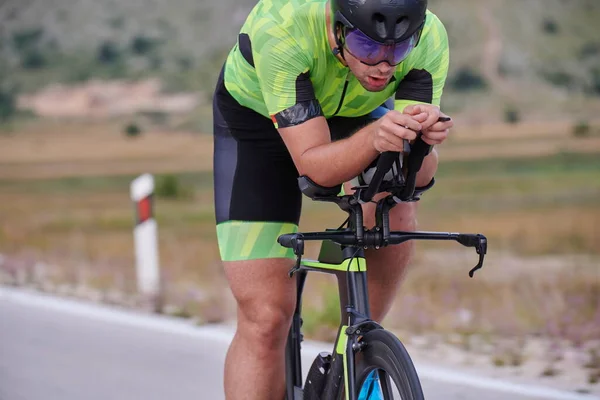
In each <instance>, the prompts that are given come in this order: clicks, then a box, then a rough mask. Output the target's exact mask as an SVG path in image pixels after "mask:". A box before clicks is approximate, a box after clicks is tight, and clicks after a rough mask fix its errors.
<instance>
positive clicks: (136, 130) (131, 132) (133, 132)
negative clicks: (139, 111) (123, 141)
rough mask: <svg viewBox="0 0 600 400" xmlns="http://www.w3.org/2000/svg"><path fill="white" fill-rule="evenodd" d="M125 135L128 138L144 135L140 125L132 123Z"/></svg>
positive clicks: (126, 129)
mask: <svg viewBox="0 0 600 400" xmlns="http://www.w3.org/2000/svg"><path fill="white" fill-rule="evenodd" d="M124 133H125V135H127V137H132V138H133V137H138V136H140V135H141V134H142V129H141V128H140V127H139V125H138V124H136V123H133V122H132V123H130V124H128V125H127V126H126V127H125V129H124Z"/></svg>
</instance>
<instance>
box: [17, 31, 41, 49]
mask: <svg viewBox="0 0 600 400" xmlns="http://www.w3.org/2000/svg"><path fill="white" fill-rule="evenodd" d="M42 36H43V31H42V29H41V28H37V29H29V30H24V31H19V32H15V33H13V35H12V42H13V46H14V48H15V50H17V51H18V52H23V51H26V50H30V49H31V48H33V47H35V46H37V45H38V44H39V41H40V39H41V38H42Z"/></svg>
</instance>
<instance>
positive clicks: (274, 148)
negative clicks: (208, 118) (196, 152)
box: [213, 81, 301, 329]
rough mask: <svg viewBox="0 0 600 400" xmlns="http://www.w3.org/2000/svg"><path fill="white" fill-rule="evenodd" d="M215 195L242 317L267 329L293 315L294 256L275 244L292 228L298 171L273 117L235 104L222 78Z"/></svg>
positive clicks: (219, 229)
mask: <svg viewBox="0 0 600 400" xmlns="http://www.w3.org/2000/svg"><path fill="white" fill-rule="evenodd" d="M213 108H214V129H215V131H214V191H215V199H214V200H215V212H216V218H217V236H218V244H219V251H220V254H221V259H222V260H223V264H224V268H225V274H226V276H227V279H228V281H229V284H230V287H231V290H232V292H233V295H234V296H235V298H236V300H237V302H238V305H239V308H240V311H241V313H240V314H239V315H238V318H241V320H240V321H239V322H240V323H243V322H244V321H249V322H256V323H260V324H261V325H262V327H263V328H265V329H269V327H270V326H271V327H272V326H273V324H277V323H280V324H281V323H284V322H286V321H287V319H288V318H289V317H290V316H291V314H292V313H293V307H294V302H295V295H294V292H295V284H294V282H295V280H293V279H290V278H289V277H288V275H287V271H288V270H289V269H290V268H291V266H292V265H293V260H292V259H293V257H294V255H293V252H292V251H291V250H289V249H286V248H284V247H282V246H281V245H279V244H278V243H277V237H278V236H279V235H281V234H283V233H290V232H295V231H297V226H298V221H299V219H300V210H301V193H300V190H299V189H298V181H297V178H298V172H297V170H296V167H295V166H294V163H293V161H292V159H291V157H290V155H289V153H288V151H287V149H286V147H285V145H284V143H283V141H282V140H281V137H280V136H279V133H278V132H277V130H276V129H275V127H274V126H273V123H272V121H271V120H269V119H267V118H265V117H263V116H261V115H259V114H257V113H255V112H254V111H252V110H250V109H248V108H245V107H242V106H240V105H239V104H238V103H237V102H236V101H235V100H234V99H233V98H232V97H231V96H230V95H229V93H228V92H227V91H226V89H225V88H224V85H222V81H220V83H219V85H218V86H217V90H216V91H215V100H214V105H213Z"/></svg>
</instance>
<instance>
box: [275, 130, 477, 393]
mask: <svg viewBox="0 0 600 400" xmlns="http://www.w3.org/2000/svg"><path fill="white" fill-rule="evenodd" d="M428 150H429V145H428V144H426V143H425V142H424V141H423V140H422V139H421V136H420V134H419V135H418V136H417V139H415V141H414V143H413V144H412V145H411V144H408V143H407V142H405V152H404V154H403V155H402V156H400V154H399V153H393V152H386V153H383V154H381V156H380V157H379V160H378V162H377V168H376V170H375V173H374V174H373V176H372V179H371V182H370V183H369V184H368V185H361V186H356V187H355V188H353V189H354V190H355V192H354V193H353V194H352V195H340V192H341V185H338V186H336V187H333V188H326V187H322V186H319V185H317V184H316V183H314V182H313V181H311V180H310V179H309V178H308V177H306V176H301V177H299V178H298V183H299V186H300V189H301V191H302V193H303V194H304V195H306V196H308V197H310V198H311V199H313V200H314V201H324V202H333V203H336V204H337V205H338V206H339V207H340V208H341V209H342V210H343V211H345V212H347V213H348V218H347V219H346V221H345V222H344V223H343V224H342V226H340V227H339V228H338V229H335V230H325V231H324V232H310V233H293V234H285V235H281V236H280V237H279V238H278V243H279V244H280V245H282V246H284V247H288V248H291V249H293V250H294V254H295V255H296V257H297V259H296V264H295V266H294V267H293V268H292V269H291V270H290V271H289V276H290V278H291V277H293V276H294V275H295V276H296V285H297V289H298V290H297V302H296V309H295V312H294V316H293V319H292V325H291V327H290V330H289V334H288V339H287V345H286V350H285V365H286V370H285V376H286V399H287V400H300V399H307V400H317V399H323V400H333V399H336V400H341V399H342V397H344V398H345V399H346V400H357V399H358V400H364V399H369V397H368V396H364V394H365V393H367V394H368V393H372V392H373V391H375V392H377V393H378V396H379V397H375V398H377V399H381V398H383V399H386V400H387V399H394V398H401V399H403V400H419V399H423V398H424V396H423V390H422V388H421V383H420V381H419V378H418V375H417V372H416V370H415V366H414V365H413V362H412V360H411V358H410V355H409V354H408V352H407V350H406V348H405V347H404V345H403V344H402V342H401V341H400V340H399V339H398V338H397V337H396V336H395V335H394V334H392V333H391V332H390V331H388V330H386V329H385V328H383V327H382V326H381V325H380V324H378V323H376V322H375V321H373V320H371V319H370V312H369V301H368V293H367V268H366V267H367V266H366V259H365V255H364V250H365V249H367V248H375V249H378V248H381V247H385V246H389V245H394V244H400V243H403V242H405V241H407V240H454V241H457V242H458V243H460V244H462V245H463V246H465V247H475V249H476V252H477V254H479V262H478V263H477V265H476V266H475V267H474V268H472V269H471V270H470V271H469V276H470V277H473V274H474V273H475V271H477V270H478V269H480V268H482V266H483V261H484V257H485V254H486V252H487V239H486V237H485V236H484V235H482V234H462V233H449V232H420V231H414V232H408V231H396V232H393V231H390V227H389V211H390V210H391V209H392V208H393V207H394V206H395V205H397V204H399V203H401V202H409V201H418V200H419V199H420V196H421V194H422V193H423V192H424V191H425V190H427V189H429V188H431V186H433V184H434V183H435V180H432V182H431V183H430V184H429V185H428V186H427V187H426V188H422V189H417V188H416V187H415V181H416V174H417V172H418V171H419V169H420V168H421V165H422V162H423V159H424V158H425V156H426V155H427V154H428ZM394 166H395V169H392V167H394ZM390 169H392V170H394V171H395V172H394V173H393V177H392V179H387V180H384V175H385V174H386V173H388V171H389V170H390ZM380 192H387V193H389V194H388V195H387V196H386V197H384V198H382V199H380V200H379V201H378V202H377V207H376V225H375V227H373V228H371V229H366V228H365V227H364V226H363V214H362V207H361V204H362V203H364V202H369V201H372V199H373V197H374V196H375V195H376V194H377V193H380ZM344 225H346V227H344ZM308 240H317V241H322V245H321V250H320V252H319V256H318V258H317V260H303V259H302V256H303V254H304V243H305V241H308ZM313 271H316V272H323V273H330V274H334V275H336V277H337V280H338V290H339V296H340V297H339V299H340V306H341V307H342V306H343V308H342V309H341V310H340V311H341V313H342V315H344V314H345V315H346V320H345V321H344V320H342V322H341V323H340V327H339V329H338V335H337V339H336V341H335V344H334V347H333V351H332V352H331V353H328V352H322V353H320V354H319V355H317V357H316V358H315V360H314V361H313V364H312V366H311V368H310V369H309V371H308V375H307V379H306V383H305V384H304V385H303V382H302V380H303V378H302V364H301V358H300V350H301V342H302V340H303V336H302V332H301V326H302V318H301V311H302V292H303V289H304V283H305V281H306V276H307V274H308V272H313ZM375 371H376V372H375ZM392 382H393V384H394V385H395V387H396V390H395V391H394V390H393V389H394V388H393V387H392ZM363 385H364V386H365V387H364V388H363ZM346 389H347V390H346ZM361 391H362V392H361ZM369 391H371V392H369ZM359 393H360V394H361V397H360V398H359V397H358V396H359ZM395 393H396V394H397V395H399V396H401V397H396V396H395V395H394V394H395ZM371 398H373V397H371Z"/></svg>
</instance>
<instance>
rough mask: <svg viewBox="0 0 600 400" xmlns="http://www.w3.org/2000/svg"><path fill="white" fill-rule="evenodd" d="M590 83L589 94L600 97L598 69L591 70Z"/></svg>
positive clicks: (599, 72) (599, 73) (599, 71)
mask: <svg viewBox="0 0 600 400" xmlns="http://www.w3.org/2000/svg"><path fill="white" fill-rule="evenodd" d="M591 74H592V82H591V84H590V88H589V89H590V90H589V91H590V92H591V93H592V94H593V95H597V96H600V68H596V69H593V70H592V72H591Z"/></svg>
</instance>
